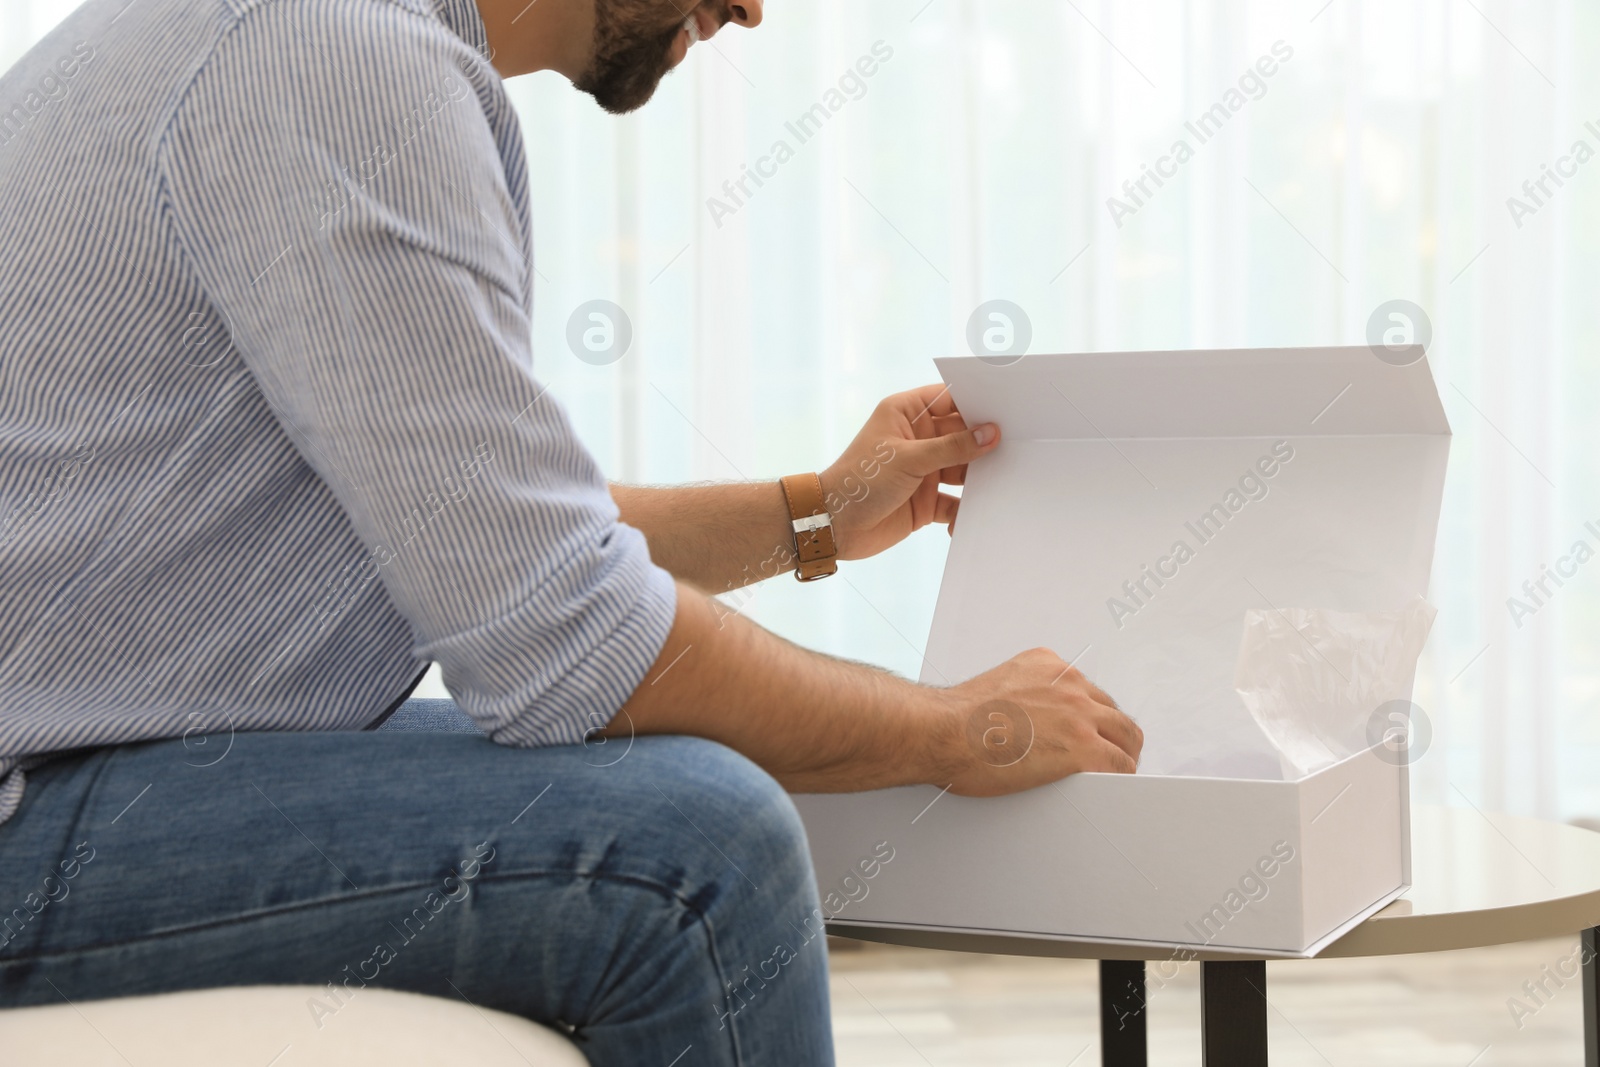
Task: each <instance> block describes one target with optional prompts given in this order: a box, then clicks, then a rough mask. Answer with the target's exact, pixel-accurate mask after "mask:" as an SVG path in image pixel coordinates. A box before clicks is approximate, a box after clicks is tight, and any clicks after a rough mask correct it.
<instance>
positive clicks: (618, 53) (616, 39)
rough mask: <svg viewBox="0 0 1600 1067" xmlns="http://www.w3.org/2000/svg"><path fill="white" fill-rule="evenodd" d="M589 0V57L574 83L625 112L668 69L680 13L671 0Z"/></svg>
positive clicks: (637, 105)
mask: <svg viewBox="0 0 1600 1067" xmlns="http://www.w3.org/2000/svg"><path fill="white" fill-rule="evenodd" d="M594 6H595V13H594V14H595V26H594V42H595V52H594V59H593V60H592V61H591V62H590V64H589V69H588V70H587V71H585V72H584V74H583V77H581V78H579V79H578V80H577V81H576V82H574V83H573V84H574V85H575V86H576V87H577V88H579V89H581V90H583V91H584V92H586V93H588V94H589V95H591V96H593V97H594V99H595V102H596V103H598V104H599V105H600V106H601V107H602V108H604V109H605V110H607V111H609V112H611V113H612V114H613V115H622V114H626V113H627V112H629V111H633V110H634V109H636V108H640V107H643V106H644V104H645V102H646V101H648V100H649V99H650V97H652V96H653V95H655V91H656V86H658V85H660V84H661V79H662V78H664V77H665V76H666V74H667V72H668V71H669V70H670V69H672V68H671V62H672V44H673V42H674V41H675V40H676V39H677V37H678V33H679V31H681V30H682V29H683V20H684V15H683V14H682V12H681V9H679V8H678V7H677V6H676V5H675V3H674V0H595V5H594ZM668 19H671V20H672V21H671V23H670V24H666V20H668ZM718 21H719V22H725V21H727V18H726V15H725V14H722V15H719V18H718Z"/></svg>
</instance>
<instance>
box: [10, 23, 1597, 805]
mask: <svg viewBox="0 0 1600 1067" xmlns="http://www.w3.org/2000/svg"><path fill="white" fill-rule="evenodd" d="M69 7H70V5H63V4H61V3H57V2H48V0H0V11H3V12H5V15H4V26H5V33H4V38H3V44H0V60H5V61H9V60H10V59H12V58H14V57H15V56H16V55H19V54H20V53H21V51H22V50H23V49H25V48H26V47H27V46H28V44H29V43H31V42H32V41H33V40H35V39H37V37H38V36H40V35H41V34H43V33H44V32H46V31H47V30H48V28H49V27H50V26H51V25H53V24H54V22H55V20H56V19H58V18H59V17H61V15H63V14H64V13H65V11H66V10H68V8H69ZM1280 42H1281V43H1280ZM1597 43H1600V9H1597V8H1596V7H1595V6H1594V5H1592V4H1579V3H1575V2H1571V0H1550V2H1533V3H1512V2H1510V0H1420V2H1416V3H1398V4H1397V3H1393V2H1387V0H1328V2H1324V0H1293V2H1283V0H1276V2H1269V0H1260V2H1254V3H1249V2H1246V3H1221V2H1204V0H1188V2H1186V0H1166V2H1151V3H1144V4H1137V5H1134V4H1115V3H1112V2H1110V0H1073V2H1063V0H873V2H868V3H862V2H860V0H856V2H850V3H846V2H844V0H807V2H804V3H802V2H798V0H772V4H771V6H770V7H769V8H768V11H767V20H766V23H765V25H763V26H762V27H761V28H760V29H759V30H758V31H756V32H754V33H740V32H725V33H724V34H722V35H719V36H718V37H717V38H716V39H715V40H714V41H712V42H710V43H709V44H707V45H702V46H700V47H697V48H696V49H695V51H694V54H693V55H692V56H691V58H690V60H689V62H688V63H687V64H686V66H685V68H684V69H683V70H681V71H679V72H678V73H676V74H674V75H673V76H672V77H670V78H669V79H668V80H667V82H666V84H665V85H664V87H663V89H662V91H661V93H660V94H659V95H658V97H657V99H656V100H655V101H654V102H652V103H651V104H650V105H649V106H648V107H647V108H646V109H645V110H644V112H643V113H641V114H638V115H634V116H631V117H628V118H624V119H614V118H610V117H608V116H605V115H603V114H601V113H600V112H599V111H598V110H596V109H595V108H594V107H593V105H592V104H591V103H590V101H589V100H588V98H586V97H581V96H579V95H577V94H575V93H573V92H572V91H571V90H570V88H568V87H567V86H565V85H564V84H563V83H561V82H560V81H559V79H556V78H555V77H553V76H545V75H536V76H532V77H529V78H524V79H521V80H520V81H518V82H516V83H513V84H512V86H511V92H512V94H513V96H514V98H515V99H516V100H517V102H518V104H519V106H520V108H521V110H522V115H523V120H524V127H525V132H526V138H527V143H528V153H529V161H530V168H531V175H532V186H533V193H534V197H533V199H534V218H535V244H536V248H537V257H538V258H537V266H538V270H539V275H538V279H537V285H538V289H537V293H536V298H535V299H536V311H535V322H534V341H535V353H536V356H535V361H536V371H537V373H538V374H539V375H540V376H541V377H543V378H544V379H546V380H547V381H549V382H550V383H551V384H552V386H553V389H554V391H555V393H556V394H557V395H559V396H560V397H561V398H562V399H563V400H564V401H565V402H566V404H567V405H568V406H569V408H570V409H571V411H572V412H573V415H574V418H575V420H576V422H577V425H578V426H579V428H580V431H581V433H582V434H583V436H584V438H585V439H586V440H587V441H588V443H589V444H590V446H591V447H592V448H593V449H594V450H595V452H596V453H597V454H598V455H599V456H600V458H601V460H602V461H603V463H604V464H605V466H606V468H607V470H608V471H609V472H610V473H611V474H612V476H613V477H616V478H618V479H622V480H629V481H644V482H658V483H665V482H679V481H686V480H700V479H725V478H770V477H774V476H776V475H779V474H784V473H789V472H791V471H795V470H805V469H812V468H815V467H817V466H819V465H821V464H823V463H826V462H827V461H828V460H830V459H831V458H832V456H833V455H834V453H835V451H836V450H837V449H838V448H839V447H841V446H842V445H843V444H844V442H845V441H846V440H847V439H848V437H849V436H850V434H851V433H852V432H853V430H854V429H855V427H856V424H857V422H858V421H859V420H860V419H861V418H863V417H864V416H865V414H866V413H867V411H868V410H869V408H870V406H871V404H872V403H873V402H874V401H875V400H876V399H877V398H878V397H879V396H880V395H882V394H885V393H887V392H890V391H894V390H897V389H901V388H905V387H907V386H910V385H914V384H918V383H921V382H924V381H927V380H931V379H932V378H933V377H935V375H934V372H933V368H932V365H931V363H930V359H931V357H933V356H936V355H942V354H947V353H955V352H964V351H966V350H967V344H966V340H965V334H966V325H967V320H968V317H969V315H970V314H971V313H972V311H973V309H974V308H975V307H976V306H977V305H978V304H979V303H981V302H983V301H986V300H990V299H1005V300H1010V301H1012V302H1014V303H1015V304H1017V305H1018V306H1020V307H1021V308H1022V309H1024V311H1025V312H1026V314H1027V316H1028V319H1029V321H1030V323H1031V328H1032V343H1031V350H1032V351H1060V350H1084V349H1131V348H1180V347H1190V346H1220V345H1309V344H1327V343H1361V342H1362V341H1363V340H1364V338H1365V335H1366V324H1367V320H1368V317H1369V315H1370V314H1371V313H1372V311H1373V310H1374V309H1375V308H1376V307H1377V306H1378V305H1379V304H1381V303H1383V302H1384V301H1386V300H1390V299H1395V298H1404V299H1408V300H1411V301H1414V302H1416V303H1417V304H1419V305H1421V306H1422V307H1423V308H1425V309H1426V311H1427V313H1428V315H1429V316H1430V318H1431V320H1432V325H1433V344H1432V348H1431V359H1432V362H1433V365H1434V368H1435V373H1436V374H1437V376H1438V378H1439V380H1440V386H1441V390H1442V392H1443V395H1444V403H1445V406H1446V409H1447V411H1448V412H1449V415H1450V418H1451V422H1452V424H1453V426H1454V428H1455V434H1456V437H1455V444H1454V450H1453V454H1452V457H1451V466H1450V472H1449V481H1448V485H1447V490H1446V497H1445V504H1444V516H1443V521H1442V526H1441V533H1440V541H1439V549H1438V554H1437V561H1436V565H1435V573H1434V592H1433V597H1432V598H1433V600H1434V601H1435V603H1437V604H1438V605H1439V607H1440V615H1439V621H1438V624H1437V628H1436V633H1435V634H1434V637H1433V639H1432V641H1431V643H1430V645H1429V649H1428V652H1427V653H1426V654H1425V657H1424V661H1423V666H1422V671H1421V676H1420V681H1419V689H1418V694H1417V703H1418V704H1419V705H1421V706H1422V707H1423V708H1424V709H1425V711H1426V713H1427V715H1428V717H1429V720H1430V722H1431V725H1432V729H1433V738H1432V742H1431V747H1430V748H1429V750H1428V751H1427V752H1426V753H1425V754H1423V756H1422V757H1421V758H1420V759H1419V760H1418V762H1417V764H1416V766H1415V767H1414V788H1415V791H1416V793H1417V795H1418V796H1419V797H1420V798H1422V799H1428V800H1439V801H1444V802H1448V803H1454V804H1466V803H1470V804H1474V805H1477V806H1479V807H1482V808H1493V809H1506V810H1512V811H1520V812H1526V813H1530V814H1540V815H1544V816H1547V817H1572V816H1578V815H1600V775H1597V774H1596V773H1595V772H1594V770H1593V768H1594V766H1595V762H1596V758H1597V756H1600V715H1597V714H1596V712H1597V703H1600V666H1597V655H1596V649H1595V641H1594V637H1595V635H1596V634H1597V632H1600V630H1597V624H1600V619H1597V616H1600V562H1595V563H1592V564H1589V565H1587V566H1578V567H1577V569H1576V573H1575V575H1574V576H1572V577H1569V578H1563V584H1562V585H1561V586H1560V587H1557V586H1556V585H1555V584H1554V583H1553V582H1552V581H1550V580H1548V579H1546V586H1545V588H1546V590H1548V592H1549V595H1547V596H1546V595H1541V596H1540V598H1539V599H1540V601H1541V603H1540V604H1538V605H1537V610H1536V611H1534V613H1533V614H1531V615H1526V616H1524V617H1521V618H1514V617H1513V614H1512V612H1511V610H1510V608H1509V607H1508V604H1507V600H1508V598H1510V597H1513V596H1517V597H1520V598H1522V599H1523V600H1524V601H1525V602H1526V603H1529V604H1530V605H1531V604H1532V601H1530V600H1528V598H1527V595H1526V594H1525V593H1524V592H1523V590H1522V583H1523V582H1524V581H1525V580H1530V581H1537V580H1539V579H1540V578H1541V576H1542V574H1543V572H1542V570H1541V568H1542V567H1543V566H1545V565H1549V566H1554V565H1556V564H1557V563H1558V561H1559V560H1560V558H1561V557H1562V556H1564V555H1567V554H1568V553H1569V550H1570V549H1571V548H1572V546H1573V545H1574V544H1575V543H1576V542H1578V541H1585V542H1587V543H1588V544H1589V545H1590V546H1592V548H1593V549H1596V550H1600V535H1597V534H1596V533H1595V532H1591V531H1590V530H1588V529H1586V528H1585V525H1584V524H1585V522H1587V521H1589V520H1594V521H1595V530H1596V531H1600V500H1597V495H1596V494H1595V493H1594V492H1593V491H1592V488H1591V487H1592V486H1593V485H1594V483H1595V473H1596V471H1595V467H1596V465H1597V460H1600V450H1597V448H1596V443H1597V442H1596V437H1597V434H1596V430H1595V423H1596V418H1595V397H1596V384H1597V383H1596V378H1597V359H1596V355H1595V353H1596V350H1597V343H1600V337H1597V333H1600V331H1597V327H1596V325H1595V322H1596V319H1595V316H1594V314H1593V303H1594V300H1595V297H1596V290H1597V282H1600V271H1597V269H1596V265H1595V250H1594V245H1593V238H1594V236H1595V235H1596V234H1597V232H1600V230H1597V228H1596V223H1597V222H1600V218H1597V216H1600V161H1595V162H1589V161H1587V160H1586V161H1585V162H1584V163H1581V164H1580V163H1577V162H1575V161H1574V160H1575V158H1576V157H1575V156H1574V152H1575V142H1578V141H1583V142H1585V143H1586V144H1587V145H1588V146H1589V149H1588V151H1589V152H1590V153H1591V154H1592V153H1594V152H1596V151H1600V75H1597V74H1596V72H1595V68H1594V65H1593V64H1592V63H1591V62H1589V61H1588V58H1587V57H1589V56H1591V55H1592V54H1593V52H1594V50H1595V45H1596V44H1597ZM1258 63H1259V64H1260V66H1258ZM1268 68H1270V70H1271V73H1270V74H1267V73H1263V72H1264V71H1266V70H1267V69H1268ZM869 69H870V70H871V73H870V74H867V73H864V72H865V71H867V70H869ZM1250 70H1255V71H1256V72H1257V75H1256V77H1255V78H1254V79H1247V81H1246V82H1245V83H1244V84H1242V85H1241V77H1244V76H1246V72H1247V71H1250ZM1230 90H1237V91H1238V92H1239V93H1240V97H1239V99H1240V100H1242V101H1243V102H1242V104H1241V105H1240V106H1239V107H1238V108H1237V110H1234V109H1232V108H1231V107H1228V104H1229V103H1230V97H1229V96H1228V94H1229V91H1230ZM1234 102H1237V101H1234ZM1219 103H1221V104H1223V105H1224V107H1225V109H1226V110H1227V115H1228V117H1227V118H1226V120H1225V121H1222V122H1220V123H1218V122H1217V121H1216V120H1213V123H1212V125H1210V126H1206V127H1203V128H1201V127H1197V129H1199V130H1200V132H1202V133H1204V134H1206V136H1205V137H1204V139H1203V140H1202V138H1201V137H1199V136H1197V135H1196V133H1194V132H1190V130H1189V129H1188V127H1186V125H1185V124H1186V123H1191V122H1192V123H1198V122H1199V120H1200V119H1201V117H1202V116H1203V115H1205V114H1206V113H1208V112H1209V111H1210V110H1211V109H1212V108H1213V105H1216V104H1219ZM819 104H820V105H821V110H820V111H818V110H814V106H815V105H819ZM808 114H810V115H811V118H810V119H809V120H808V121H807V122H805V123H802V121H801V120H802V117H803V116H806V115H808ZM1588 122H1593V123H1594V125H1593V126H1592V127H1588V126H1586V125H1585V124H1586V123H1588ZM1218 125H1220V128H1216V127H1217V126H1218ZM1179 139H1185V140H1186V141H1187V142H1188V143H1189V144H1190V146H1191V148H1192V157H1191V158H1186V159H1185V160H1184V161H1183V162H1181V164H1180V163H1177V162H1173V161H1170V160H1169V161H1168V162H1163V161H1162V157H1163V156H1170V154H1171V151H1172V146H1173V144H1174V142H1175V141H1177V140H1179ZM779 142H782V143H783V144H784V145H786V146H787V148H788V151H787V152H780V151H778V149H777V146H778V144H779ZM1577 154H1578V155H1582V154H1583V153H1581V152H1579V153H1577ZM779 157H781V158H779ZM1563 158H1566V160H1567V161H1566V162H1564V163H1563V162H1562V160H1563ZM1546 164H1548V165H1549V166H1550V167H1553V168H1557V169H1558V170H1562V171H1564V172H1567V173H1566V176H1564V177H1562V178H1561V184H1560V185H1557V184H1556V182H1555V181H1554V180H1552V179H1549V178H1545V179H1544V182H1545V184H1544V186H1543V190H1542V191H1541V189H1540V187H1539V186H1538V185H1537V184H1534V185H1532V190H1533V194H1536V198H1537V202H1535V197H1534V195H1531V194H1530V193H1529V192H1528V191H1527V190H1525V189H1524V188H1523V183H1524V181H1529V182H1530V183H1537V182H1538V181H1539V180H1540V179H1541V178H1542V177H1543V176H1544V166H1545V165H1546ZM1145 165H1149V166H1150V167H1152V168H1159V169H1162V170H1165V171H1167V172H1168V173H1169V174H1171V176H1170V177H1166V178H1164V179H1163V184H1161V185H1160V186H1159V187H1157V186H1156V185H1155V184H1154V182H1153V181H1150V180H1148V179H1147V183H1146V185H1145V187H1144V190H1143V192H1141V193H1140V194H1139V196H1138V199H1137V202H1136V201H1135V200H1134V199H1133V198H1132V196H1131V194H1129V193H1127V192H1126V191H1125V190H1124V187H1123V183H1124V182H1125V181H1127V182H1130V184H1132V183H1135V182H1137V181H1138V179H1139V178H1140V177H1141V176H1142V175H1143V174H1144V170H1143V167H1144V166H1145ZM746 168H749V170H747V169H746ZM749 171H754V172H755V173H756V174H757V177H759V179H760V181H759V184H758V182H757V181H756V180H755V179H753V178H749V177H746V175H747V174H748V173H749ZM741 178H743V179H744V180H743V187H742V189H741V188H740V181H741ZM725 183H727V185H725ZM730 188H731V192H730ZM1134 188H1135V189H1137V188H1138V187H1137V185H1135V186H1134ZM1146 194H1148V195H1146ZM1113 196H1115V197H1118V198H1119V199H1121V200H1122V201H1123V203H1124V205H1127V206H1130V207H1133V208H1135V209H1136V210H1133V211H1132V212H1131V213H1128V212H1126V211H1124V210H1118V211H1116V212H1113V211H1112V210H1111V209H1109V208H1108V204H1107V199H1108V198H1109V197H1113ZM1513 196H1515V197H1517V198H1519V200H1521V201H1522V202H1523V203H1524V204H1525V205H1526V206H1527V207H1528V208H1530V209H1531V210H1530V211H1520V210H1519V211H1518V212H1517V215H1518V217H1514V216H1513V213H1512V211H1511V210H1510V208H1509V207H1508V204H1507V200H1508V198H1510V197H1513ZM713 198H715V199H716V200H717V201H718V203H709V201H711V200H712V199H713ZM1117 216H1120V217H1117ZM1119 223H1120V224H1119ZM591 300H607V301H611V302H613V303H615V304H617V305H620V306H621V307H622V308H623V309H624V310H625V312H626V314H627V316H628V319H629V322H630V323H631V327H632V342H631V346H630V347H629V349H628V350H627V352H626V353H625V354H624V355H623V356H622V357H621V358H620V359H618V360H616V361H615V362H611V363H602V364H597V363H596V362H594V361H593V360H592V359H591V360H588V361H586V360H583V359H579V358H577V356H576V355H575V353H574V352H573V350H572V349H571V347H570V346H569V344H568V340H567V334H568V328H569V320H570V319H571V318H572V317H573V314H574V312H575V311H577V310H578V309H579V308H580V307H581V306H582V305H584V304H585V303H587V302H589V301H591ZM580 318H581V317H580ZM589 321H590V320H588V319H582V320H581V322H580V326H581V325H584V324H586V323H588V322H589ZM1381 476H1382V472H1374V477H1381ZM944 549H945V545H944V538H943V535H942V534H939V533H937V532H934V531H928V532H925V533H923V534H922V535H919V536H918V537H916V538H914V539H913V540H912V541H911V542H910V543H908V544H906V545H905V546H903V547H902V548H900V549H898V550H896V551H895V552H893V553H890V554H889V555H888V556H886V557H882V558H879V559H877V560H872V561H868V562H864V563H857V564H853V565H849V566H847V567H845V568H844V569H842V570H841V574H840V577H839V578H837V579H835V580H832V581H829V582H823V583H819V584H816V585H811V586H805V587H801V586H799V585H798V584H797V583H794V582H789V581H781V582H773V583H769V586H770V587H762V588H761V589H760V590H759V591H758V592H757V593H756V595H755V596H754V598H753V600H752V601H751V602H750V604H749V607H748V608H747V610H748V611H749V613H750V614H751V615H752V616H754V617H755V618H757V619H759V620H760V621H762V622H764V623H766V624H768V625H770V626H772V627H774V628H776V629H778V630H779V631H781V632H783V633H785V634H787V635H789V636H792V637H794V638H795V639H797V640H800V641H802V642H804V643H807V644H810V645H813V646H815V647H818V648H822V649H825V650H828V651H832V652H836V653H839V654H843V655H848V656H852V657H856V658H860V659H866V660H870V661H873V662H877V663H880V664H884V665H886V666H889V667H892V668H894V669H896V670H899V671H902V672H904V673H907V674H911V675H913V676H914V675H915V674H916V673H917V672H918V669H919V653H920V649H921V647H922V644H923V641H924V639H925V637H926V634H927V630H928V624H929V620H930V618H931V614H932V609H933V603H934V597H935V593H936V591H937V586H938V581H939V574H940V569H941V565H942V561H943V555H944ZM1565 566H1566V567H1567V569H1569V570H1570V569H1572V567H1573V564H1572V563H1571V562H1569V563H1568V564H1566V565H1565Z"/></svg>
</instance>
